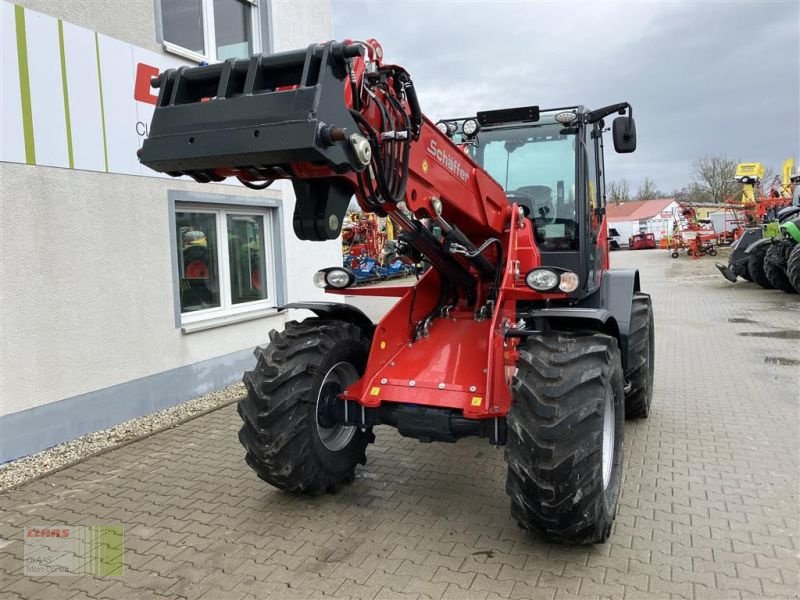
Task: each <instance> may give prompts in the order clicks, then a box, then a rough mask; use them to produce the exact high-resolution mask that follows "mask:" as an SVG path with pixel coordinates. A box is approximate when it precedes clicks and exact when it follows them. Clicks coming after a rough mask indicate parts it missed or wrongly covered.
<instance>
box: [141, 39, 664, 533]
mask: <svg viewBox="0 0 800 600" xmlns="http://www.w3.org/2000/svg"><path fill="white" fill-rule="evenodd" d="M153 84H154V86H155V87H157V88H158V89H159V97H158V103H157V106H156V109H155V112H154V115H153V120H152V124H151V127H150V137H149V138H148V139H147V140H146V141H145V142H144V145H143V147H142V149H141V150H140V152H139V157H140V160H141V161H142V163H144V164H145V165H147V166H149V167H150V168H152V169H155V170H157V171H161V172H165V173H169V174H170V175H175V176H179V175H188V176H189V177H192V178H193V179H195V180H196V181H200V182H208V181H221V180H223V179H225V178H227V177H238V178H240V179H241V180H243V181H246V182H248V184H250V185H255V184H253V182H255V181H270V180H274V179H281V178H282V179H289V180H291V182H292V185H293V186H294V190H295V195H296V198H297V201H296V204H295V207H294V230H295V233H296V234H297V236H298V237H299V238H301V239H304V240H312V241H313V240H332V239H335V238H337V237H338V236H339V234H340V229H341V225H342V220H343V217H344V215H345V211H346V210H347V206H348V203H349V201H350V198H351V196H352V195H355V196H356V198H357V200H358V202H359V203H360V205H361V207H362V208H363V209H364V210H365V211H369V212H375V213H377V214H378V215H382V216H386V217H388V218H389V219H390V220H391V221H392V223H393V224H394V225H395V227H396V228H397V230H398V231H399V235H398V247H400V246H402V248H403V251H404V252H405V253H406V254H407V255H408V256H409V257H411V258H412V260H413V262H420V261H421V260H422V259H424V260H425V261H426V262H427V263H429V264H430V266H431V268H429V269H428V270H427V271H426V272H425V274H424V275H423V276H422V277H421V278H420V279H419V281H418V282H417V283H416V285H414V286H408V287H406V286H394V287H380V288H372V289H370V288H355V289H354V288H352V287H351V286H353V284H354V283H355V278H354V277H353V273H352V272H351V271H349V270H348V269H346V268H343V267H341V266H332V267H330V268H327V269H324V270H323V271H320V272H318V273H317V274H316V275H315V276H314V279H315V282H316V283H317V284H318V285H319V286H320V287H324V288H325V289H326V290H327V291H328V292H330V293H332V294H342V293H347V294H349V295H359V294H368V295H377V294H382V295H386V296H392V297H396V298H397V299H398V300H397V302H396V304H395V305H394V306H393V307H392V308H391V309H390V310H389V312H388V313H386V315H385V316H384V317H383V318H382V319H381V320H380V321H379V322H378V323H373V322H372V321H371V320H370V319H369V318H368V317H367V316H366V315H365V314H364V313H362V312H361V311H360V310H358V309H356V308H354V307H352V306H349V305H345V304H342V303H339V302H308V303H303V302H299V303H294V304H289V305H287V306H288V307H290V308H301V309H308V310H310V311H312V312H313V313H315V314H316V316H315V317H314V318H308V319H306V320H304V321H302V322H294V321H292V322H288V323H287V324H286V327H285V329H284V330H283V331H281V332H276V331H273V332H271V333H270V343H269V344H268V345H267V346H265V347H263V348H260V349H258V350H257V352H256V355H257V364H256V366H255V368H254V369H253V370H252V371H248V372H247V373H246V374H245V376H244V381H245V383H246V385H247V390H248V394H247V397H246V398H245V399H243V400H242V401H241V402H240V403H239V407H238V408H239V414H240V415H241V417H242V420H243V425H242V428H241V431H240V433H239V439H240V440H241V442H242V444H243V445H244V447H245V449H246V452H247V454H246V460H247V463H248V464H249V465H250V466H251V467H252V468H253V469H254V470H255V472H256V473H257V474H258V476H259V477H261V478H262V479H264V480H265V481H267V482H269V483H270V484H272V485H274V486H276V487H278V488H281V489H284V490H288V491H291V492H305V493H311V494H320V493H325V492H334V491H336V490H337V489H338V488H340V487H341V486H342V485H344V484H346V483H348V482H350V481H352V480H353V478H354V473H355V468H356V466H357V465H358V464H359V463H361V464H363V463H365V461H366V450H367V446H368V444H369V443H371V442H373V441H374V440H375V434H374V428H375V427H376V426H377V425H388V426H392V427H395V428H396V429H397V430H398V431H399V432H400V434H402V435H404V436H408V437H412V438H416V439H418V440H421V441H424V442H431V441H441V442H455V441H456V440H458V439H460V438H463V437H466V436H478V437H482V438H485V439H487V440H488V441H489V442H490V443H491V444H494V445H498V446H505V456H506V461H507V464H508V475H507V480H506V489H507V492H508V494H509V496H510V499H511V512H512V514H513V516H514V518H515V519H516V520H517V521H518V522H519V523H520V525H521V526H523V527H525V528H527V529H534V530H537V531H540V532H543V533H544V534H545V535H546V536H548V537H550V538H552V539H556V540H561V541H564V542H571V543H591V542H600V541H603V540H605V539H606V538H607V537H608V536H609V534H610V531H611V527H612V522H613V520H614V516H615V513H616V509H617V502H618V498H619V493H620V486H621V473H622V461H623V430H624V427H623V423H624V421H623V420H624V418H625V417H626V416H629V417H640V418H641V417H646V416H647V415H648V413H649V411H650V402H651V397H652V385H653V360H654V354H653V352H654V343H653V315H652V309H651V304H650V298H649V296H648V295H647V294H644V293H642V292H641V291H640V281H639V274H638V272H637V271H635V270H618V269H611V268H610V267H609V254H608V238H607V228H606V218H605V198H604V197H603V195H602V190H604V185H603V178H604V175H605V169H604V162H603V151H604V150H603V144H602V138H603V132H604V130H605V129H606V125H605V119H606V118H607V117H608V116H610V115H614V114H619V115H621V116H618V117H616V118H615V119H614V121H613V123H612V137H613V141H614V147H615V149H616V150H617V152H632V151H633V150H634V149H635V146H636V133H635V125H634V122H633V118H632V115H631V107H630V105H629V104H628V103H625V102H623V103H620V104H613V105H610V106H606V107H603V108H600V109H596V110H589V109H587V108H584V107H582V106H576V105H572V106H567V107H562V108H555V109H547V110H545V109H540V108H539V107H537V106H526V107H522V108H510V109H500V110H489V111H484V112H478V113H477V115H475V116H469V117H461V118H454V119H446V120H444V121H441V122H439V123H438V124H434V123H433V122H432V121H430V120H428V119H427V118H425V117H424V116H423V114H422V112H421V110H420V106H419V102H418V100H417V93H416V91H415V88H414V84H413V82H412V80H411V77H410V76H409V74H408V72H406V70H405V69H404V68H403V67H400V66H397V65H392V64H389V63H386V62H384V60H383V49H382V48H381V46H380V44H378V43H377V42H376V41H374V40H370V41H368V42H352V41H345V42H343V43H337V42H328V43H324V44H313V45H311V46H309V47H308V48H306V49H303V50H298V51H293V52H286V53H281V54H273V55H256V56H253V57H252V58H250V59H248V60H227V61H225V62H223V63H220V64H214V65H209V66H200V67H195V68H180V69H177V70H167V71H165V72H163V73H161V74H160V75H159V76H158V78H157V79H155V80H154V82H153ZM454 468H455V465H454Z"/></svg>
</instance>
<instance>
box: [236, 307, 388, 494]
mask: <svg viewBox="0 0 800 600" xmlns="http://www.w3.org/2000/svg"><path fill="white" fill-rule="evenodd" d="M369 345H370V336H369V335H368V334H367V333H365V332H364V331H362V330H361V329H360V328H359V327H357V326H355V325H353V324H352V323H347V322H345V321H338V320H326V319H317V318H310V319H306V320H305V321H302V322H297V321H290V322H288V323H286V327H285V329H284V331H282V332H280V333H278V332H277V331H274V330H273V331H271V332H270V344H269V345H268V346H267V347H266V348H257V349H256V357H257V359H258V361H257V364H256V368H255V369H254V370H253V371H248V372H246V373H245V374H244V383H245V385H246V386H247V396H246V397H245V398H244V399H243V400H241V401H240V402H239V405H238V411H239V415H240V416H241V418H242V421H243V422H244V424H243V425H242V428H241V429H240V431H239V441H240V442H241V443H242V445H243V446H244V448H245V450H247V455H246V456H245V461H246V462H247V464H248V465H250V467H251V468H252V469H253V470H254V471H255V472H256V474H257V475H258V476H259V477H260V478H261V479H263V480H264V481H266V482H267V483H270V484H271V485H274V486H275V487H277V488H280V489H282V490H287V491H289V492H298V493H308V494H315V495H316V494H323V493H325V492H336V491H338V489H339V488H340V487H341V485H343V484H345V483H349V482H351V481H353V478H354V477H355V466H356V465H357V464H365V463H366V460H367V459H366V453H365V451H366V447H367V444H369V443H370V442H372V441H374V439H375V436H374V434H373V433H372V431H371V430H361V429H360V428H358V427H356V426H345V425H342V424H337V423H334V422H332V421H331V420H330V417H329V414H330V413H329V412H328V411H326V408H327V405H328V404H329V403H331V402H335V401H336V396H337V394H338V393H340V392H341V391H342V390H343V389H344V388H345V387H347V386H348V385H350V384H351V383H353V382H354V381H356V380H357V379H358V378H359V377H360V376H361V374H363V372H364V368H365V366H366V362H367V355H368V353H369Z"/></svg>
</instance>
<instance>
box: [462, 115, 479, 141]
mask: <svg viewBox="0 0 800 600" xmlns="http://www.w3.org/2000/svg"><path fill="white" fill-rule="evenodd" d="M461 131H463V132H464V135H465V136H467V137H472V136H473V135H475V134H476V133H478V122H477V121H476V120H475V119H467V120H466V121H464V124H463V125H462V126H461Z"/></svg>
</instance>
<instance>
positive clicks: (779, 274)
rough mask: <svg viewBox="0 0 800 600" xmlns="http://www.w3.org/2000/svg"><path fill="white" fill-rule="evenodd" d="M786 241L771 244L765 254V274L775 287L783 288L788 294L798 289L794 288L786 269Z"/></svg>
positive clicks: (794, 292)
mask: <svg viewBox="0 0 800 600" xmlns="http://www.w3.org/2000/svg"><path fill="white" fill-rule="evenodd" d="M784 243H785V242H779V243H777V244H770V246H769V248H768V249H767V252H766V254H765V255H764V275H765V276H766V278H767V279H768V280H769V282H770V283H771V284H772V287H774V288H775V289H778V290H782V291H784V292H786V293H787V294H796V293H797V290H795V289H794V286H793V285H792V283H791V282H790V281H789V277H788V275H787V274H786V271H785V270H784V269H786V266H787V263H786V261H785V260H784V258H783V251H784V248H783V244H784Z"/></svg>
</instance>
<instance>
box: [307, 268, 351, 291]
mask: <svg viewBox="0 0 800 600" xmlns="http://www.w3.org/2000/svg"><path fill="white" fill-rule="evenodd" d="M313 281H314V285H315V286H317V287H318V288H336V289H337V290H341V289H343V288H346V287H349V286H351V285H353V284H354V283H355V282H356V274H355V273H353V271H351V270H350V269H345V268H343V267H329V268H327V269H322V270H321V271H317V272H316V273H314V278H313Z"/></svg>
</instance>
